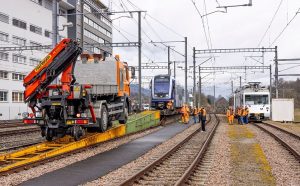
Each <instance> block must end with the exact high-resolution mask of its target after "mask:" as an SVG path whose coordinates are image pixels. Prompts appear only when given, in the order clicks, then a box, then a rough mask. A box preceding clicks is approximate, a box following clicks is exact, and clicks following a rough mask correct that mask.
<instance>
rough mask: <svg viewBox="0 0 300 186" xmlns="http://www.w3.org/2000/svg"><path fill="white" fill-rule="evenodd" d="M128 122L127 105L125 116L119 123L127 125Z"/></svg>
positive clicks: (126, 106)
mask: <svg viewBox="0 0 300 186" xmlns="http://www.w3.org/2000/svg"><path fill="white" fill-rule="evenodd" d="M127 120H128V105H127V103H125V106H124V112H123V116H122V119H120V120H119V123H120V124H126V123H127Z"/></svg>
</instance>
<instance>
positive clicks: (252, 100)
mask: <svg viewBox="0 0 300 186" xmlns="http://www.w3.org/2000/svg"><path fill="white" fill-rule="evenodd" d="M245 102H246V105H266V104H269V96H268V95H245Z"/></svg>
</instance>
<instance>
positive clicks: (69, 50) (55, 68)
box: [24, 39, 82, 102]
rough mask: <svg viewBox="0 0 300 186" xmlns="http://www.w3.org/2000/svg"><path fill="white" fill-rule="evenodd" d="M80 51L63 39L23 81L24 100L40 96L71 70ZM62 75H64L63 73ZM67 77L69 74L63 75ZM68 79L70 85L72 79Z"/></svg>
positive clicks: (75, 45) (72, 42) (76, 46)
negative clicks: (52, 83) (60, 75)
mask: <svg viewBox="0 0 300 186" xmlns="http://www.w3.org/2000/svg"><path fill="white" fill-rule="evenodd" d="M81 51H82V49H81V48H80V47H79V46H78V44H77V43H76V42H75V41H73V40H71V39H63V40H62V41H61V42H60V43H59V44H58V45H57V46H56V47H55V48H54V49H53V50H52V51H51V52H50V53H49V54H48V55H47V56H46V57H45V58H44V59H43V60H42V61H41V62H40V64H39V65H38V66H37V67H36V68H35V69H33V70H32V72H31V73H29V74H28V75H27V76H26V77H25V79H24V87H25V91H24V100H25V102H30V101H32V100H36V99H37V98H38V97H40V96H41V92H42V90H43V89H45V88H46V87H47V86H48V85H50V84H51V82H53V80H54V79H55V78H57V77H58V76H59V74H61V73H62V72H64V71H65V70H69V71H70V69H71V70H72V68H73V66H74V63H75V62H76V59H77V57H78V56H79V55H80V54H81ZM63 74H64V73H63ZM65 75H66V76H69V75H70V74H65ZM62 79H68V80H69V82H63V83H69V84H70V83H71V82H72V78H67V77H64V75H63V77H62Z"/></svg>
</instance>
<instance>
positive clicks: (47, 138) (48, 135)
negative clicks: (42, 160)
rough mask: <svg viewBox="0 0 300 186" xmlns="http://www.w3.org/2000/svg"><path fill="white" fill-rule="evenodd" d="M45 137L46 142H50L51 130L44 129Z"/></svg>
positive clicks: (51, 137) (51, 138)
mask: <svg viewBox="0 0 300 186" xmlns="http://www.w3.org/2000/svg"><path fill="white" fill-rule="evenodd" d="M45 132H46V134H45V136H46V140H47V141H52V140H53V129H49V128H48V127H47V128H46V129H45Z"/></svg>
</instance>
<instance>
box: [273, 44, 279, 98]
mask: <svg viewBox="0 0 300 186" xmlns="http://www.w3.org/2000/svg"><path fill="white" fill-rule="evenodd" d="M274 61H275V94H276V98H278V52H277V46H275V59H274Z"/></svg>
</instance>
